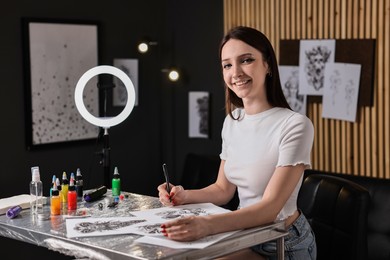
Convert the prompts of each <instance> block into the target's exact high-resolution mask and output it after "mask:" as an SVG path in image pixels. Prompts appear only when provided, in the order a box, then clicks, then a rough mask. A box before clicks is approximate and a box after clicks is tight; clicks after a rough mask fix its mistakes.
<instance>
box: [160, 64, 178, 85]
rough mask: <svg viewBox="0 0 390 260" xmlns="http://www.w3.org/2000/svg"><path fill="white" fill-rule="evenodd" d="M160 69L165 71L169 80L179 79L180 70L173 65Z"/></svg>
mask: <svg viewBox="0 0 390 260" xmlns="http://www.w3.org/2000/svg"><path fill="white" fill-rule="evenodd" d="M161 71H162V72H164V73H167V75H168V79H169V81H172V82H177V81H178V80H179V79H180V71H179V70H178V69H177V68H175V67H172V68H169V69H162V70H161Z"/></svg>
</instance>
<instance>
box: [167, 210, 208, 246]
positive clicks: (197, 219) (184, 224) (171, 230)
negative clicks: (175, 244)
mask: <svg viewBox="0 0 390 260" xmlns="http://www.w3.org/2000/svg"><path fill="white" fill-rule="evenodd" d="M161 228H162V233H163V234H164V236H166V237H168V238H170V239H172V240H177V241H194V240H197V239H200V238H202V237H205V236H208V235H210V234H211V232H210V230H211V228H210V227H209V221H208V220H207V219H206V217H204V216H190V217H184V218H179V219H176V220H173V221H169V222H166V223H164V224H162V225H161Z"/></svg>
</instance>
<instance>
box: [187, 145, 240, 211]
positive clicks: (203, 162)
mask: <svg viewBox="0 0 390 260" xmlns="http://www.w3.org/2000/svg"><path fill="white" fill-rule="evenodd" d="M220 163H221V159H220V158H219V156H218V155H205V154H195V153H189V154H188V155H187V156H186V160H185V162H184V169H183V173H182V177H181V182H180V184H181V185H182V186H183V187H184V188H185V189H201V188H204V187H206V186H208V185H210V184H212V183H214V182H215V181H216V180H217V177H218V170H219V165H220ZM222 207H224V208H226V209H230V210H236V209H237V207H238V194H237V191H236V194H235V195H234V197H233V199H232V200H231V201H230V202H228V203H227V204H226V205H223V206H222Z"/></svg>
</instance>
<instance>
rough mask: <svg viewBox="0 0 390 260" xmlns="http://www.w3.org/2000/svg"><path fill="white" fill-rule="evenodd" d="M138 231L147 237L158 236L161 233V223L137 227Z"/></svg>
mask: <svg viewBox="0 0 390 260" xmlns="http://www.w3.org/2000/svg"><path fill="white" fill-rule="evenodd" d="M137 228H138V230H139V231H141V232H143V233H145V234H147V235H159V234H162V233H161V223H158V224H151V225H145V226H139V227H137Z"/></svg>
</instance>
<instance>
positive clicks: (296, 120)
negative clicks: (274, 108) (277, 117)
mask: <svg viewBox="0 0 390 260" xmlns="http://www.w3.org/2000/svg"><path fill="white" fill-rule="evenodd" d="M313 138H314V129H313V124H312V123H311V121H310V120H309V118H307V117H306V116H304V115H301V114H298V113H294V114H293V115H292V116H291V117H289V118H288V120H286V123H285V125H284V126H283V127H282V129H281V141H280V147H279V159H278V163H277V166H287V165H297V164H304V165H306V166H308V167H310V152H311V147H312V142H313Z"/></svg>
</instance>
